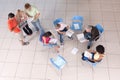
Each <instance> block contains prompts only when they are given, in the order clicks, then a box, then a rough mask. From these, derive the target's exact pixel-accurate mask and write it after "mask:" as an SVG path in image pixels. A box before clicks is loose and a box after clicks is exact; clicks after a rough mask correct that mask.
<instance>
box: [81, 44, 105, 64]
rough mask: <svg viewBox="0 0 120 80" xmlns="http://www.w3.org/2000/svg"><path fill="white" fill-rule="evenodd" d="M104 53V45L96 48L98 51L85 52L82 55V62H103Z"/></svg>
mask: <svg viewBox="0 0 120 80" xmlns="http://www.w3.org/2000/svg"><path fill="white" fill-rule="evenodd" d="M104 52H105V48H104V47H103V46H102V45H98V46H97V47H96V51H94V50H90V51H87V52H84V53H83V54H82V60H84V61H86V60H87V61H89V62H92V63H95V62H100V61H102V59H103V57H104V55H105V54H104Z"/></svg>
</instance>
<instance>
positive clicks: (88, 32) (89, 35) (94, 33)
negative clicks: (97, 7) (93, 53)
mask: <svg viewBox="0 0 120 80" xmlns="http://www.w3.org/2000/svg"><path fill="white" fill-rule="evenodd" d="M83 34H84V37H85V38H86V39H87V40H89V42H88V46H87V49H90V47H91V45H92V42H93V41H97V40H98V39H99V38H98V36H99V35H100V34H99V31H98V29H97V28H96V27H95V26H91V25H89V26H87V27H86V28H85V31H84V32H83Z"/></svg>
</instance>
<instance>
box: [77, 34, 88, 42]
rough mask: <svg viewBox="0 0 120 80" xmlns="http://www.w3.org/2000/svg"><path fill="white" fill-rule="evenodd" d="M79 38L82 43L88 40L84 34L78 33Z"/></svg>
mask: <svg viewBox="0 0 120 80" xmlns="http://www.w3.org/2000/svg"><path fill="white" fill-rule="evenodd" d="M77 38H78V40H79V41H80V42H81V43H84V42H87V41H88V40H87V39H85V38H84V34H83V33H82V34H78V35H77Z"/></svg>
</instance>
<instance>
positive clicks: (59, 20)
mask: <svg viewBox="0 0 120 80" xmlns="http://www.w3.org/2000/svg"><path fill="white" fill-rule="evenodd" d="M60 22H63V19H62V18H57V19H56V20H54V21H53V24H54V26H56V25H57V24H58V23H60Z"/></svg>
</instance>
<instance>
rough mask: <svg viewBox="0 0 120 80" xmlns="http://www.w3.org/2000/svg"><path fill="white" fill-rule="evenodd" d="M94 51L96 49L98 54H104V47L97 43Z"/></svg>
mask: <svg viewBox="0 0 120 80" xmlns="http://www.w3.org/2000/svg"><path fill="white" fill-rule="evenodd" d="M96 51H97V52H98V53H100V54H104V52H105V48H104V46H103V45H98V46H97V47H96Z"/></svg>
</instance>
